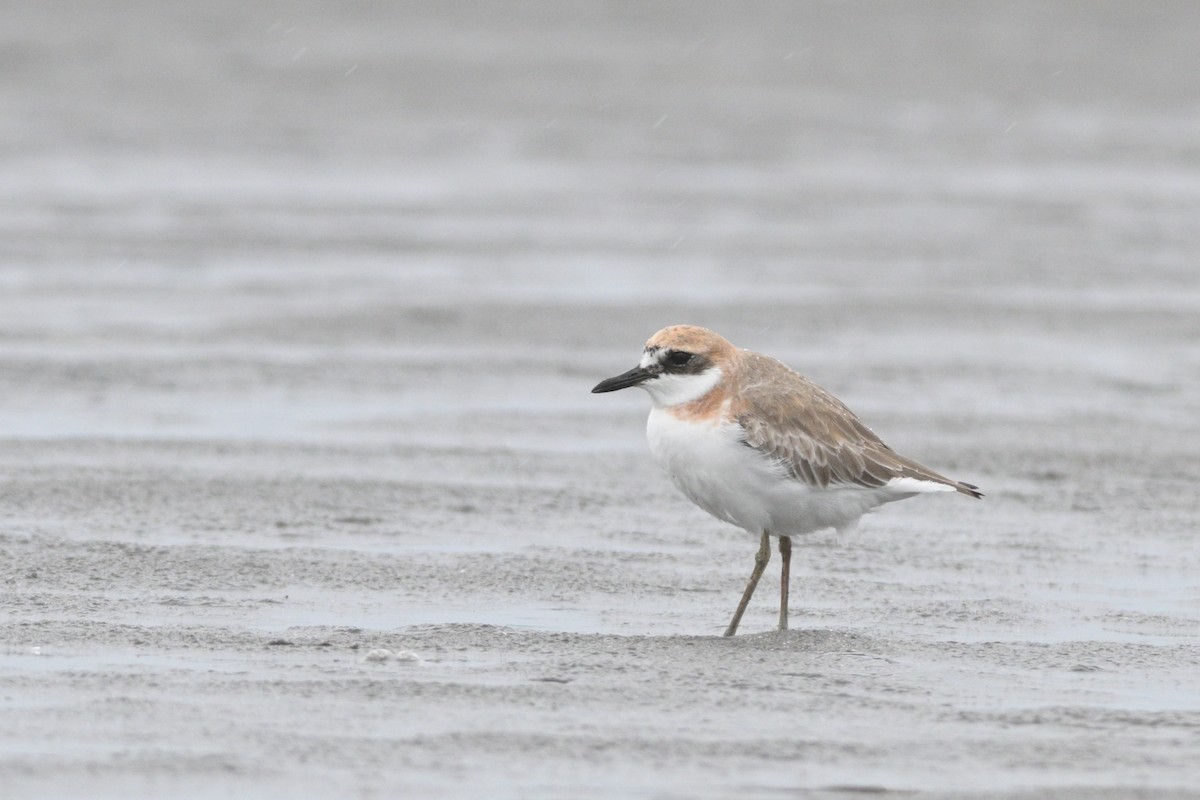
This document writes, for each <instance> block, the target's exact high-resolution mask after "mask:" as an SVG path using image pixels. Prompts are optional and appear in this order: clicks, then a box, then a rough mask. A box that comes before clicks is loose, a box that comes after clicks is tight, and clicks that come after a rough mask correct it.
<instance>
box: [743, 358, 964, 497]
mask: <svg viewBox="0 0 1200 800" xmlns="http://www.w3.org/2000/svg"><path fill="white" fill-rule="evenodd" d="M745 356H746V357H747V359H748V361H747V364H746V367H747V368H748V369H747V377H748V379H747V381H746V383H745V384H744V385H743V386H741V387H739V391H738V394H737V396H736V399H735V400H734V403H735V408H734V411H735V416H736V418H737V421H738V423H739V424H740V425H741V426H742V430H743V431H744V434H743V441H744V442H745V444H746V445H748V446H749V447H753V448H754V449H756V450H759V451H761V452H762V453H764V454H765V455H767V456H769V457H770V458H772V459H775V460H777V461H779V462H780V463H782V464H783V465H784V466H785V468H786V469H787V470H788V472H789V473H790V474H791V475H792V476H793V477H795V478H796V479H797V480H799V481H802V482H803V483H805V484H808V485H809V486H812V487H816V488H827V487H830V486H862V487H878V486H883V485H884V484H886V483H887V482H888V481H890V480H892V479H893V478H916V479H918V480H923V481H932V482H934V483H941V484H945V485H946V486H952V487H954V488H955V489H957V490H958V491H960V492H962V493H963V494H968V495H971V496H975V497H979V496H981V495H980V494H979V493H978V492H977V491H975V487H973V486H971V485H970V484H965V483H960V482H958V481H953V480H950V479H949V478H947V477H945V476H943V475H939V474H938V473H936V472H934V471H933V470H931V469H929V468H928V467H924V466H922V465H921V464H918V463H917V462H915V461H913V460H912V459H908V458H905V457H904V456H902V455H900V454H899V453H897V452H896V451H894V450H892V448H890V447H888V446H887V445H886V444H884V442H883V440H882V439H880V438H879V437H878V436H876V435H875V432H874V431H872V430H871V429H870V428H868V427H867V426H866V425H864V424H863V423H862V421H861V420H859V418H858V417H856V416H855V415H854V412H853V411H851V410H850V409H849V408H847V407H846V406H845V404H843V403H842V401H841V400H838V399H837V398H836V397H834V396H833V395H831V394H830V393H829V392H827V391H825V390H824V389H822V388H821V387H820V386H817V385H816V384H815V383H813V382H812V381H810V380H808V379H807V378H805V377H804V376H803V375H800V374H799V373H796V372H793V371H792V370H790V369H788V368H787V367H786V366H784V365H783V364H782V363H780V362H778V361H775V359H772V358H768V357H766V356H762V355H759V354H757V353H753V354H752V353H749V352H747V353H745Z"/></svg>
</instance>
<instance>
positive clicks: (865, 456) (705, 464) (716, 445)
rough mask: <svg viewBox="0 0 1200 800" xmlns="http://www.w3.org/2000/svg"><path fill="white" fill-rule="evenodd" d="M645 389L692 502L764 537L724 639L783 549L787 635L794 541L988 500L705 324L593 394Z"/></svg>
mask: <svg viewBox="0 0 1200 800" xmlns="http://www.w3.org/2000/svg"><path fill="white" fill-rule="evenodd" d="M632 386H636V387H638V388H641V389H643V390H645V391H646V392H647V393H648V394H649V395H650V400H651V403H652V408H651V410H650V416H649V418H648V419H647V420H646V438H647V440H648V441H649V444H650V451H651V453H652V454H653V455H654V457H655V459H656V460H657V461H658V463H659V464H660V465H661V466H662V467H663V469H665V470H666V472H667V474H668V475H669V476H670V479H671V482H672V483H674V484H675V487H676V488H677V489H679V491H680V492H682V493H683V494H684V495H685V496H686V497H687V498H688V499H689V500H691V501H692V502H693V503H695V504H696V505H698V506H699V507H700V508H702V509H704V510H705V511H707V512H708V513H709V514H711V515H712V516H714V517H716V518H717V519H719V520H722V521H724V522H727V523H730V524H732V525H736V526H737V527H739V528H742V529H743V530H745V531H747V532H748V533H750V534H751V535H754V536H757V537H759V549H758V552H757V553H756V554H755V557H754V570H753V571H752V572H751V574H750V581H749V583H748V584H747V585H746V589H745V591H744V592H743V593H742V599H741V601H740V602H739V603H738V606H737V610H736V611H735V612H734V615H733V619H732V620H731V621H730V623H729V626H728V627H727V628H726V629H725V634H724V635H725V636H733V635H734V634H735V633H737V629H738V625H739V624H740V623H741V620H742V615H743V614H744V613H745V611H746V606H747V605H748V604H749V603H750V598H751V597H752V596H753V594H754V589H755V587H757V586H758V581H759V578H760V577H762V573H763V570H765V569H766V566H767V563H768V562H769V561H770V558H771V537H776V538H777V539H778V540H779V542H778V544H779V554H780V557H781V559H782V561H783V567H782V572H781V575H780V598H779V630H781V631H784V630H787V627H788V585H789V583H790V577H791V557H792V537H793V536H802V535H805V534H810V533H814V532H816V531H821V530H825V529H829V528H833V529H834V530H836V531H837V533H838V535H839V538H842V537H844V536H845V535H846V534H849V533H851V532H853V531H854V529H855V528H857V526H858V523H859V521H860V520H861V519H862V517H863V515H864V514H866V513H868V512H870V511H873V510H875V509H876V508H878V507H879V506H882V505H884V504H885V503H891V502H893V501H896V500H903V499H905V498H909V497H913V496H915V495H918V494H925V493H929V492H957V493H959V494H963V495H966V496H967V497H972V498H981V497H983V493H982V492H981V491H980V490H979V487H978V486H975V485H974V484H970V483H964V482H963V481H957V480H953V479H951V478H947V477H945V476H944V475H941V474H939V473H937V472H935V471H933V470H932V469H930V468H929V467H926V466H923V465H921V464H919V463H917V462H916V461H913V460H912V459H910V458H907V457H905V456H902V455H900V454H899V453H897V452H896V451H895V450H893V449H892V448H890V447H888V446H887V445H886V444H884V442H883V440H882V439H880V438H879V436H877V435H876V434H875V432H874V431H872V430H871V429H870V428H868V427H867V426H866V425H865V424H864V423H863V422H862V421H861V420H860V419H859V418H858V417H857V416H856V415H855V414H854V412H853V411H851V410H850V409H849V408H848V407H847V406H846V405H845V404H844V403H843V402H842V401H841V400H838V399H837V398H836V397H834V396H833V395H832V394H831V393H830V392H828V391H826V390H825V389H822V388H821V387H820V386H818V385H817V384H815V383H813V382H812V381H811V380H809V379H808V378H806V377H805V376H804V375H801V374H800V373H799V372H796V371H795V370H793V369H791V368H790V367H788V366H787V365H785V364H784V363H782V362H781V361H778V360H776V359H774V358H772V357H770V356H767V355H763V354H762V353H756V352H754V351H752V350H743V349H740V348H738V347H735V346H734V345H733V344H731V343H730V342H729V341H728V340H726V339H725V338H724V337H722V336H721V335H720V334H717V333H715V332H713V331H711V330H708V329H707V328H702V327H699V326H697V325H671V326H668V327H666V328H663V329H662V330H660V331H658V332H657V333H655V334H654V335H653V336H651V337H650V339H649V340H648V341H647V342H646V345H645V347H644V349H643V350H642V357H641V360H640V361H639V362H638V365H637V366H636V367H634V368H633V369H631V370H629V371H627V372H623V373H621V374H620V375H616V376H614V377H612V378H607V379H605V380H602V381H600V382H599V383H598V384H596V386H595V387H594V388H593V389H592V392H593V393H603V392H614V391H617V390H619V389H627V388H629V387H632Z"/></svg>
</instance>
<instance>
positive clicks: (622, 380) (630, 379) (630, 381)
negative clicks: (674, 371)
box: [592, 367, 655, 394]
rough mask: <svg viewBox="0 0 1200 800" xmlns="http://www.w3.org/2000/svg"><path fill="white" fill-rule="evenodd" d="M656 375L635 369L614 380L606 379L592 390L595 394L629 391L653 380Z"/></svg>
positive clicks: (638, 368)
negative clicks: (630, 388)
mask: <svg viewBox="0 0 1200 800" xmlns="http://www.w3.org/2000/svg"><path fill="white" fill-rule="evenodd" d="M654 375H655V373H653V372H651V371H650V370H648V369H643V368H642V367H634V368H633V369H631V370H629V372H622V373H621V374H620V375H617V376H616V377H613V378H605V379H604V380H602V381H600V382H599V383H597V384H596V386H595V387H594V388H593V389H592V393H593V394H599V393H600V392H615V391H616V390H617V389H628V388H629V387H630V386H637V385H638V384H639V383H642V382H643V381H646V380H649V379H650V378H653V377H654Z"/></svg>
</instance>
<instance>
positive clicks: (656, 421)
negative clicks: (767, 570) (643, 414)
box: [646, 408, 783, 532]
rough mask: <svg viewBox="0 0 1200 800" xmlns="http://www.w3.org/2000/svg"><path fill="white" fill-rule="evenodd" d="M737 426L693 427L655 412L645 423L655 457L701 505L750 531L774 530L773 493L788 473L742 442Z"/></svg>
mask: <svg viewBox="0 0 1200 800" xmlns="http://www.w3.org/2000/svg"><path fill="white" fill-rule="evenodd" d="M739 434H740V428H739V427H738V426H737V425H734V424H722V423H721V422H719V421H713V422H689V421H684V420H680V419H679V418H677V417H675V416H674V415H673V414H671V413H670V412H669V411H667V410H665V409H660V408H655V409H653V410H652V411H651V412H650V418H649V419H648V420H647V421H646V437H647V438H648V439H649V441H650V451H651V452H652V453H654V457H655V458H656V459H657V460H658V463H659V464H661V465H662V467H663V469H665V470H666V471H667V474H668V475H670V477H671V481H672V482H673V483H674V484H675V486H676V487H677V488H678V489H679V491H681V492H683V493H684V494H685V495H687V497H688V498H689V499H690V500H691V501H692V502H693V503H695V504H696V505H698V506H700V507H701V508H703V509H704V510H705V511H707V512H708V513H710V514H712V515H713V516H714V517H716V518H718V519H722V520H724V521H726V522H730V523H732V524H734V525H737V526H738V527H741V528H745V529H746V530H748V531H754V532H761V531H763V530H765V529H767V528H768V527H769V525H770V509H769V505H770V504H769V503H768V502H767V500H768V497H767V495H769V493H770V487H771V486H773V485H777V484H778V483H779V482H780V481H781V480H782V479H783V471H782V470H781V469H779V468H778V467H775V466H773V465H772V464H770V463H769V462H768V461H767V460H766V459H764V458H763V457H762V456H761V455H760V454H759V453H757V452H756V451H754V450H752V449H750V448H749V447H746V446H745V445H744V444H742V443H741V442H740V441H739V438H738V437H739Z"/></svg>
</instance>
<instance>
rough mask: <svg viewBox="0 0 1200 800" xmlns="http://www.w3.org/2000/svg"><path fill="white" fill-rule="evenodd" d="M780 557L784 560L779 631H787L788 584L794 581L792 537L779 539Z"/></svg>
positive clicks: (781, 576)
mask: <svg viewBox="0 0 1200 800" xmlns="http://www.w3.org/2000/svg"><path fill="white" fill-rule="evenodd" d="M779 555H780V556H781V557H782V558H783V572H782V574H780V576H779V630H781V631H786V630H787V629H788V628H787V615H788V583H789V582H790V581H791V579H792V537H790V536H780V537H779Z"/></svg>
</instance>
